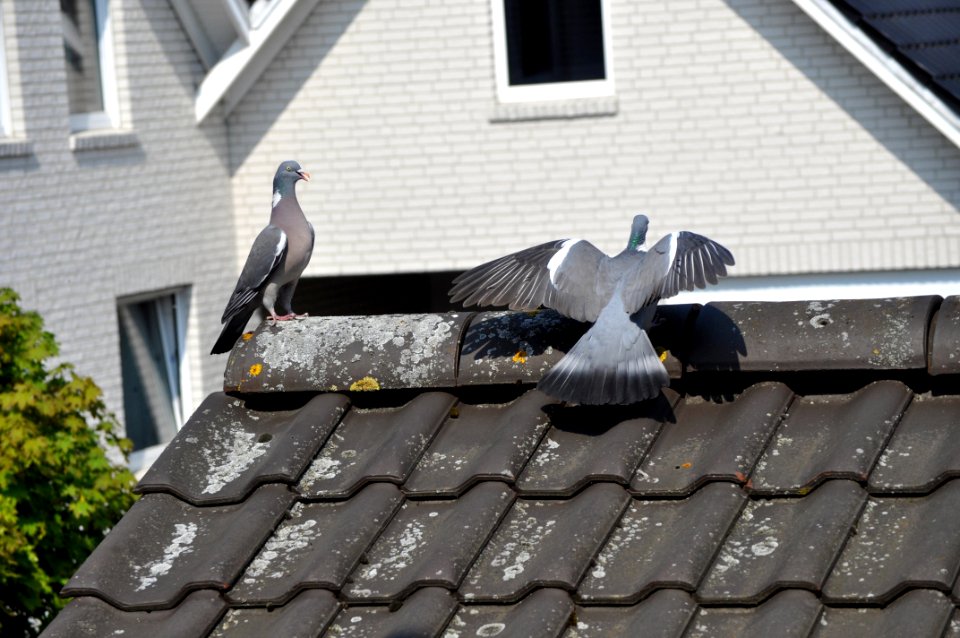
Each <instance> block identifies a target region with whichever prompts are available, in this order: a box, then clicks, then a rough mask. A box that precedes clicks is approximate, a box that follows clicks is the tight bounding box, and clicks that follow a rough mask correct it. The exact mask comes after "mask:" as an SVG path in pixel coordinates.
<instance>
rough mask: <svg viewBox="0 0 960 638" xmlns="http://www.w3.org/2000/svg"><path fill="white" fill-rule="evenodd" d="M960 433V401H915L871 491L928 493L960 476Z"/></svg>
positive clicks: (872, 479) (953, 398) (876, 471)
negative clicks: (946, 481) (959, 433)
mask: <svg viewBox="0 0 960 638" xmlns="http://www.w3.org/2000/svg"><path fill="white" fill-rule="evenodd" d="M958 432H960V397H956V396H930V395H919V396H916V397H914V399H913V402H912V403H911V404H910V407H909V408H907V412H906V414H904V415H903V419H901V421H900V424H899V425H898V426H897V429H896V431H895V432H894V434H893V438H892V439H890V443H889V444H888V445H887V447H886V449H885V450H884V451H883V454H882V455H881V456H880V460H879V461H878V462H877V465H876V467H875V468H874V470H873V473H872V474H871V475H870V483H869V487H870V489H871V491H877V492H915V493H917V492H927V491H929V490H931V489H933V488H934V487H936V486H937V485H939V484H940V483H941V482H943V481H944V480H946V479H948V478H950V477H955V476H960V437H958V436H957V434H958Z"/></svg>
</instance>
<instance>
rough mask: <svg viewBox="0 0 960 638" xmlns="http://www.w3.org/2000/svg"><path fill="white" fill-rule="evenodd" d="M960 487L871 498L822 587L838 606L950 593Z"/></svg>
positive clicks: (957, 562)
mask: <svg viewBox="0 0 960 638" xmlns="http://www.w3.org/2000/svg"><path fill="white" fill-rule="evenodd" d="M958 511H960V481H957V480H955V481H950V482H949V483H945V484H944V485H943V486H941V487H940V488H939V489H937V490H936V491H935V492H933V493H932V494H930V495H929V496H926V497H910V498H907V497H894V498H891V497H883V498H877V497H872V498H870V500H869V501H868V502H867V505H866V508H865V509H864V511H863V515H862V517H861V519H860V522H859V523H858V524H857V533H856V535H854V536H853V537H852V538H851V539H850V541H849V542H848V543H847V546H846V548H844V550H843V553H842V554H841V555H840V558H839V559H838V560H837V565H836V567H835V568H834V570H833V573H832V574H831V575H830V578H829V579H828V580H827V582H826V585H824V588H823V593H824V596H825V597H826V598H829V599H830V600H831V601H836V602H851V601H858V602H871V603H873V602H884V601H886V600H888V599H890V598H892V597H893V596H896V595H897V594H898V593H900V592H901V591H902V590H903V589H904V588H907V587H910V586H918V587H934V588H938V589H943V590H949V588H950V587H951V586H952V585H953V582H954V579H955V578H956V577H957V573H958V571H960V534H958V533H957V525H956V516H955V513H956V512H958Z"/></svg>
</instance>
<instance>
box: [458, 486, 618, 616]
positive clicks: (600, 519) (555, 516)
mask: <svg viewBox="0 0 960 638" xmlns="http://www.w3.org/2000/svg"><path fill="white" fill-rule="evenodd" d="M628 500H629V498H628V496H627V493H626V492H625V491H624V490H623V488H621V487H620V486H618V485H614V484H612V483H596V484H594V485H591V486H590V487H588V488H586V489H585V490H583V491H582V492H580V494H578V495H577V496H575V497H573V498H572V499H569V500H562V501H546V500H528V499H518V500H517V501H515V502H514V504H513V507H512V508H511V509H510V511H509V512H508V514H507V516H506V518H505V519H504V521H503V523H501V524H500V527H499V528H497V531H496V533H495V534H494V535H493V537H492V538H491V539H490V541H489V542H488V543H487V545H486V547H485V548H484V550H483V553H481V554H480V557H479V558H478V559H477V561H476V563H474V565H473V567H472V568H471V570H470V571H469V572H468V573H467V577H466V580H465V581H464V583H463V585H461V587H460V592H461V594H462V595H463V597H464V598H465V599H466V600H468V601H478V602H483V601H491V602H493V601H507V600H509V601H512V600H517V599H519V598H520V597H521V596H522V595H523V594H524V593H525V592H526V591H528V590H529V589H531V588H532V587H534V586H538V585H539V586H543V587H562V588H564V589H568V590H573V589H574V588H575V587H576V584H577V583H578V582H580V579H581V578H582V577H583V574H584V572H585V571H586V570H587V568H588V567H589V565H590V560H591V559H592V558H593V556H594V555H596V553H597V550H599V549H600V546H601V544H602V543H603V541H604V539H605V538H606V536H607V534H608V533H609V532H610V530H611V528H612V527H613V525H614V523H616V521H617V519H618V518H619V517H620V513H621V512H622V511H623V508H624V507H626V504H627V502H628ZM571 538H576V539H577V540H578V542H577V543H576V544H574V545H573V546H571V544H570V539H571Z"/></svg>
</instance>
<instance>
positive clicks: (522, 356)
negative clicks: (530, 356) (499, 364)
mask: <svg viewBox="0 0 960 638" xmlns="http://www.w3.org/2000/svg"><path fill="white" fill-rule="evenodd" d="M513 362H514V363H526V362H527V351H526V350H517V354H515V355H513Z"/></svg>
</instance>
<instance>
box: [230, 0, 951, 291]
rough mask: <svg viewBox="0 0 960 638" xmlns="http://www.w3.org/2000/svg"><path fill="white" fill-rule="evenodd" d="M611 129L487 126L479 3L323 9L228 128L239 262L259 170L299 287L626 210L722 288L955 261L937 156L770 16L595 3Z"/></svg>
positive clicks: (842, 59)
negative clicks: (722, 252) (702, 241)
mask: <svg viewBox="0 0 960 638" xmlns="http://www.w3.org/2000/svg"><path fill="white" fill-rule="evenodd" d="M610 4H611V7H612V10H611V14H612V21H611V22H612V24H613V34H612V35H613V56H614V68H615V79H616V85H617V100H618V103H619V109H618V112H617V114H616V115H614V116H612V117H587V118H579V119H568V120H541V121H524V122H496V123H493V122H491V121H490V116H491V114H493V113H494V111H495V106H496V105H495V81H494V75H493V52H492V51H493V47H492V40H491V23H490V6H489V2H488V0H448V1H447V2H442V3H439V2H426V1H421V2H416V3H412V2H400V1H399V0H367V1H366V2H363V1H361V0H343V1H339V2H334V1H329V2H328V1H324V2H321V3H319V4H318V6H317V8H316V10H315V11H314V12H313V14H312V15H311V16H310V18H309V19H308V20H307V21H306V22H305V23H304V25H303V26H302V27H301V28H300V30H299V31H298V32H297V33H296V34H295V36H294V37H293V38H292V40H291V41H290V43H288V45H287V46H286V47H285V48H284V50H283V51H282V52H281V53H280V55H279V56H278V57H277V59H276V60H275V61H274V62H273V63H272V65H271V66H270V67H269V68H268V69H267V71H266V73H265V74H264V75H263V76H262V77H261V79H260V80H259V81H258V83H257V84H256V85H255V87H254V88H253V89H252V90H251V91H250V92H249V93H248V94H247V96H246V97H245V99H244V100H243V101H242V102H241V103H240V105H239V106H238V107H237V108H236V110H235V111H234V112H233V113H232V114H231V116H230V118H229V129H230V137H231V142H230V152H231V155H230V163H231V167H232V169H234V170H235V171H236V172H235V175H234V190H233V194H234V202H235V206H236V211H237V215H238V220H239V230H238V233H237V259H238V260H241V259H242V258H243V255H245V253H246V250H247V247H248V246H249V243H250V241H251V240H252V238H253V236H254V235H255V234H256V232H257V231H258V230H259V229H260V227H262V225H263V223H264V221H265V219H266V214H267V211H268V202H269V196H270V193H269V179H270V175H271V173H272V171H273V168H274V167H275V166H276V164H277V163H278V162H279V161H280V160H282V159H286V158H288V157H291V158H296V159H298V160H300V161H301V162H302V163H303V164H304V166H305V167H307V168H308V170H311V171H312V172H313V173H314V175H315V181H313V182H311V183H310V184H306V185H302V186H301V188H300V192H301V201H302V203H303V204H304V208H305V210H306V211H307V213H308V215H309V216H310V218H311V219H312V220H313V222H314V225H315V226H316V227H317V229H318V243H317V248H316V251H315V253H314V258H313V261H312V263H311V265H310V267H309V270H308V274H312V275H320V274H324V275H329V274H340V273H351V274H352V273H376V272H395V271H417V270H425V269H426V270H434V269H448V268H451V269H452V268H463V267H468V266H471V265H475V264H476V263H478V262H479V261H481V260H485V259H489V258H492V257H494V256H498V255H500V254H503V253H504V252H506V251H510V250H514V249H517V248H521V247H524V246H527V245H530V244H532V243H536V242H540V241H544V240H546V239H549V238H553V237H563V236H583V237H588V238H590V239H591V240H593V241H594V242H595V243H597V244H598V245H599V246H601V247H603V248H605V249H607V250H611V251H614V250H619V249H620V247H621V246H622V244H623V242H624V241H625V239H626V233H627V230H628V227H629V220H630V217H631V216H632V215H633V214H634V213H635V212H639V211H642V212H646V213H648V214H649V215H650V216H651V218H652V228H651V234H652V235H657V234H659V233H661V232H665V231H667V230H673V229H677V228H689V229H693V230H697V231H700V232H703V233H705V234H708V235H710V236H712V237H714V238H716V239H718V240H720V241H722V242H724V243H726V244H727V245H728V246H730V248H731V249H733V251H734V253H735V254H736V256H737V259H738V267H737V269H736V272H737V273H739V274H743V275H746V274H751V275H757V274H786V273H801V272H803V273H810V272H823V271H849V270H884V269H901V268H930V267H943V266H955V265H956V264H957V263H958V259H960V223H958V217H957V212H958V208H960V179H958V175H960V149H958V148H957V147H955V146H953V145H952V144H950V143H949V142H948V141H947V140H946V139H945V138H943V137H942V136H941V135H940V134H939V133H938V132H937V131H936V130H935V129H934V128H933V127H932V126H930V125H929V124H927V123H926V121H924V120H923V119H922V118H921V117H920V116H919V115H917V114H916V113H915V112H914V111H913V110H911V109H910V107H908V106H907V105H906V104H905V103H903V102H902V101H901V100H900V99H899V98H898V97H896V96H895V95H894V94H893V93H892V92H891V91H890V90H889V89H888V88H887V87H886V86H884V85H883V84H882V83H881V82H880V81H879V80H878V79H876V78H875V77H874V76H873V75H871V74H870V73H869V72H868V71H867V70H866V69H864V68H863V67H862V66H861V65H860V64H859V63H858V62H856V60H854V59H853V58H852V56H850V54H848V53H847V52H846V51H844V50H843V49H842V48H841V47H840V46H839V45H838V44H836V43H835V42H834V41H833V40H832V39H831V38H830V37H829V36H828V35H827V34H825V33H824V32H822V31H821V30H820V28H819V27H817V26H816V25H815V24H814V23H813V22H812V21H811V20H810V19H809V18H807V17H806V16H805V15H804V14H803V13H801V12H800V10H799V9H798V8H797V7H796V6H795V5H794V4H793V3H792V2H790V1H789V0H685V1H682V2H677V1H676V0H675V1H673V2H667V1H666V0H659V1H647V2H630V1H628V0H611V2H610Z"/></svg>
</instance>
